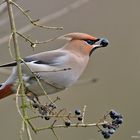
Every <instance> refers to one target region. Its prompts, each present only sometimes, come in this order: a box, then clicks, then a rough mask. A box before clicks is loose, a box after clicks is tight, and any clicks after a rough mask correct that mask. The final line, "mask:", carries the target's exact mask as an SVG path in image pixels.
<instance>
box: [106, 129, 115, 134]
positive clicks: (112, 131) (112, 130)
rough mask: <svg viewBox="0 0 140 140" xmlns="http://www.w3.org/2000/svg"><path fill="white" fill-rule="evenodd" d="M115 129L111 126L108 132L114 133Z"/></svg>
mask: <svg viewBox="0 0 140 140" xmlns="http://www.w3.org/2000/svg"><path fill="white" fill-rule="evenodd" d="M115 131H116V130H115V129H114V128H111V129H109V130H108V133H109V134H111V135H112V134H114V133H115Z"/></svg>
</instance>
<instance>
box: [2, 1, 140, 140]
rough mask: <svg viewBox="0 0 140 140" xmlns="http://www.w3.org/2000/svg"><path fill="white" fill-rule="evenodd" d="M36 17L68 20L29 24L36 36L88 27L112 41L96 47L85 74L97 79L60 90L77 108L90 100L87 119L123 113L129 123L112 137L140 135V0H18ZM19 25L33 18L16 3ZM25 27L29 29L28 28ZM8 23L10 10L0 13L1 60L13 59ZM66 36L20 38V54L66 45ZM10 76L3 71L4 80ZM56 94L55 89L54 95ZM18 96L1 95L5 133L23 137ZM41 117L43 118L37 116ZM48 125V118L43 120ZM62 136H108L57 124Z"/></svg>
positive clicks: (87, 139) (80, 139)
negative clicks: (36, 42)
mask: <svg viewBox="0 0 140 140" xmlns="http://www.w3.org/2000/svg"><path fill="white" fill-rule="evenodd" d="M17 3H18V4H20V6H21V7H23V8H24V9H25V10H30V12H29V14H30V15H31V16H32V17H33V19H38V18H40V19H45V20H46V22H44V23H43V25H48V26H58V27H61V26H63V27H64V29H63V30H51V29H50V30H44V29H40V28H32V29H29V31H28V32H26V33H24V34H25V35H30V36H31V38H32V39H33V40H39V41H43V40H47V39H50V38H53V37H56V36H58V35H63V34H66V33H69V32H85V33H88V34H91V35H93V36H96V37H106V38H108V40H109V41H110V44H109V46H108V47H107V48H103V49H99V50H97V51H95V52H94V53H93V55H92V56H91V59H90V63H89V65H88V68H87V69H86V71H85V73H84V75H83V76H82V77H81V79H80V80H84V81H88V80H89V79H92V78H93V79H97V82H87V83H85V84H82V85H75V86H73V87H71V88H70V89H68V90H66V91H63V92H60V93H59V96H60V98H61V99H62V100H61V105H62V106H63V107H67V108H68V109H69V110H71V111H74V109H75V108H82V107H83V106H84V105H87V110H86V119H85V121H86V122H87V123H91V122H97V121H98V119H99V118H100V117H101V116H102V115H103V114H104V113H105V112H106V111H108V110H110V109H115V110H117V111H119V112H121V113H122V114H123V115H124V123H123V125H122V126H121V127H120V129H118V131H117V132H116V133H115V134H114V135H113V136H112V137H111V139H112V140H118V139H124V140H125V139H127V140H132V139H140V133H139V132H140V122H139V119H140V112H139V105H140V101H139V99H140V85H139V80H140V62H139V61H138V60H139V59H140V55H139V53H140V42H139V40H140V39H139V31H140V27H139V26H140V1H139V0H133V1H132V0H123V1H122V0H117V1H112V0H106V1H104V0H81V1H78V2H77V1H76V0H66V1H65V0H39V1H31V0H30V1H28V0H24V1H17ZM14 13H15V15H16V25H17V29H19V30H20V29H23V27H24V26H26V25H28V24H29V22H28V20H27V19H26V18H25V17H24V16H23V15H22V14H20V13H19V11H18V10H17V9H16V8H14ZM24 31H25V30H24ZM9 33H10V31H9V23H8V15H7V12H4V13H3V12H1V13H0V64H3V63H6V62H9V61H11V60H13V59H12V58H11V56H10V54H9V51H8V42H7V41H8V40H7V35H8V36H9ZM64 44H65V42H64V41H60V40H55V41H53V42H50V43H47V44H44V45H39V46H38V47H37V48H36V49H35V50H34V51H33V50H32V48H31V47H30V46H29V44H28V43H26V42H25V41H24V40H22V39H21V38H19V45H20V50H21V55H22V56H23V57H24V56H27V55H31V54H34V53H38V52H41V51H47V50H52V49H56V48H59V47H61V46H62V45H64ZM7 77H8V72H7V71H3V70H1V71H0V82H3V81H4V80H5V79H6V78H7ZM51 97H52V98H55V95H53V96H51ZM13 98H14V96H11V97H8V98H5V99H3V100H1V101H0V114H1V115H0V135H1V136H0V138H1V139H5V140H8V139H11V140H19V130H20V128H21V118H20V116H19V115H18V113H17V110H16V105H15V100H14V99H13ZM38 121H39V122H38V123H40V124H41V123H42V120H38ZM43 123H46V125H47V122H44V121H43ZM56 133H57V134H58V136H59V137H60V139H61V140H71V139H73V140H99V139H103V137H102V136H101V135H100V134H99V133H98V132H97V129H96V128H79V129H76V128H70V129H57V130H56ZM33 139H34V140H38V139H41V140H52V139H55V137H54V136H53V134H52V132H51V131H50V130H46V131H42V132H40V133H38V134H37V135H35V134H33Z"/></svg>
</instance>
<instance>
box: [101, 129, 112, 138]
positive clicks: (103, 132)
mask: <svg viewBox="0 0 140 140" xmlns="http://www.w3.org/2000/svg"><path fill="white" fill-rule="evenodd" d="M102 135H103V136H104V138H105V139H109V138H110V134H109V133H108V132H107V131H102Z"/></svg>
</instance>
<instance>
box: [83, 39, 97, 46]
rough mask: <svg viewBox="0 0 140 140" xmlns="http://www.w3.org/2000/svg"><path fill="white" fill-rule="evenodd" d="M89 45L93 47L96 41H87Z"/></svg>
mask: <svg viewBox="0 0 140 140" xmlns="http://www.w3.org/2000/svg"><path fill="white" fill-rule="evenodd" d="M85 41H86V42H87V43H88V44H89V45H93V44H94V43H95V41H94V40H85Z"/></svg>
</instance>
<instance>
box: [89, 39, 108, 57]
mask: <svg viewBox="0 0 140 140" xmlns="http://www.w3.org/2000/svg"><path fill="white" fill-rule="evenodd" d="M108 44H109V41H108V40H107V39H106V38H99V39H97V40H95V43H94V44H93V45H92V46H93V49H92V50H91V52H90V54H89V55H91V54H92V52H93V51H94V50H96V49H97V48H102V47H106V46H107V45H108Z"/></svg>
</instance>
